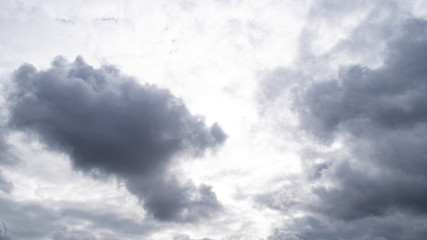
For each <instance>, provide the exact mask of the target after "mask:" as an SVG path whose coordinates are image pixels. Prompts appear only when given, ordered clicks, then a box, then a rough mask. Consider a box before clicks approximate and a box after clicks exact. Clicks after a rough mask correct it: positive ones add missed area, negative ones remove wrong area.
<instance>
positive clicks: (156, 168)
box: [8, 57, 226, 221]
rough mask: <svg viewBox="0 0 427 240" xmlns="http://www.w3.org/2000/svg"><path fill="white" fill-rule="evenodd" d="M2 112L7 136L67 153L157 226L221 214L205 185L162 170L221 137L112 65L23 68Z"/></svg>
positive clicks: (58, 63) (59, 61)
mask: <svg viewBox="0 0 427 240" xmlns="http://www.w3.org/2000/svg"><path fill="white" fill-rule="evenodd" d="M8 108H9V111H10V118H9V122H8V125H9V127H10V128H11V129H14V130H20V131H24V132H26V133H28V134H30V135H33V136H36V137H37V139H38V140H39V141H41V142H43V143H44V144H45V145H46V146H47V147H48V148H50V149H52V150H55V151H61V152H64V153H67V154H68V155H69V156H70V158H71V160H72V164H73V166H74V168H75V169H77V170H79V171H83V172H86V173H91V174H106V175H113V176H117V177H119V178H120V179H121V180H123V181H124V182H125V183H126V185H127V186H128V189H129V190H130V191H131V192H132V193H134V194H136V195H137V196H138V197H139V198H140V200H141V201H142V202H143V205H144V207H145V208H146V210H147V211H148V212H150V213H151V214H152V215H153V216H154V217H155V218H157V219H160V220H165V221H193V220H196V219H198V218H199V217H201V215H200V214H202V213H203V215H204V216H209V215H210V213H211V212H215V211H216V210H218V209H219V208H220V204H219V202H218V201H217V199H216V196H215V194H214V193H213V192H212V191H211V188H210V187H209V186H199V187H197V186H195V185H194V184H193V183H191V182H190V181H184V180H182V179H180V178H178V177H177V176H175V175H174V174H172V173H170V171H169V167H170V165H171V163H172V161H173V157H174V156H176V155H177V154H190V156H198V155H201V154H203V152H204V151H205V150H206V149H213V148H216V147H217V146H220V145H221V144H222V143H223V142H224V141H225V139H226V134H225V133H224V132H223V130H222V129H221V128H220V126H219V125H218V124H216V123H215V124H213V125H212V126H210V127H209V126H206V124H205V123H204V120H203V118H202V117H200V116H194V115H192V114H191V113H190V112H189V111H188V109H187V108H186V106H185V105H184V103H183V102H182V100H180V99H179V98H177V97H175V96H173V95H172V94H171V93H170V92H169V91H168V90H165V89H160V88H158V87H156V86H154V85H148V84H145V85H142V84H139V83H138V82H136V80H134V79H132V78H131V77H127V76H124V75H122V74H121V73H120V72H119V70H118V69H116V68H115V67H113V66H101V67H100V68H93V67H92V66H90V65H88V64H86V63H85V62H84V61H83V59H82V58H81V57H78V58H77V59H76V60H75V61H74V62H72V63H68V62H67V61H65V60H64V59H63V58H61V57H57V58H56V59H55V60H54V61H53V62H52V67H51V68H49V69H47V70H41V71H39V70H37V69H36V68H35V67H34V66H32V65H30V64H25V65H23V66H21V67H20V68H19V69H18V70H16V71H15V73H14V75H13V81H12V86H11V91H10V93H9V96H8Z"/></svg>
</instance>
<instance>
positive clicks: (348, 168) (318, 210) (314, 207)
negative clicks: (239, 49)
mask: <svg viewBox="0 0 427 240" xmlns="http://www.w3.org/2000/svg"><path fill="white" fill-rule="evenodd" d="M426 39H427V22H426V21H425V20H421V19H409V20H407V21H405V22H403V23H401V24H399V25H398V27H396V28H395V33H393V34H392V36H391V37H390V38H388V40H387V41H386V45H385V50H384V55H383V64H382V65H381V66H379V67H377V68H372V67H368V66H363V65H362V64H355V65H350V66H343V67H341V69H340V71H339V74H338V77H337V78H336V79H331V80H322V81H312V82H311V83H307V82H306V83H307V84H300V85H296V84H294V85H293V86H292V89H291V91H290V92H291V95H292V96H293V106H292V108H293V109H294V112H295V113H296V115H297V116H298V119H299V123H300V127H301V128H302V129H303V130H304V131H305V132H306V133H307V134H308V135H310V136H311V137H313V138H314V140H315V141H317V143H321V144H326V145H327V146H330V145H331V144H333V143H340V144H341V145H342V147H339V148H338V150H336V149H335V150H331V151H329V152H327V153H319V154H302V155H301V156H302V158H304V159H303V161H306V162H309V163H305V165H304V166H305V167H306V169H305V173H306V174H307V176H306V177H307V182H306V184H308V185H310V186H311V187H310V189H311V190H310V194H311V195H310V196H308V195H306V197H307V198H308V199H310V200H308V201H304V199H302V198H292V200H296V201H299V202H298V204H297V207H295V208H296V209H295V211H302V212H304V213H305V214H304V216H303V217H296V218H295V219H294V221H293V222H292V223H289V224H288V227H289V226H292V227H289V229H292V228H294V229H293V230H292V234H295V237H297V238H300V239H423V236H424V234H425V229H427V225H426V222H427V219H426V217H425V216H426V215H425V214H426V213H427V205H426V202H427V194H426V193H427V184H426V183H427V178H426V175H425V172H426V171H427V163H426V159H425V156H426V155H427V151H426V148H425V146H426V144H427V137H426V136H427V104H426V103H427V98H426V92H427V81H426V79H427V67H426V65H425V62H426V61H427V57H426V56H427V40H426ZM284 76H288V75H284ZM275 81H276V82H278V83H279V84H283V86H288V84H287V82H289V80H283V81H277V80H274V81H273V83H274V82H275ZM275 86H277V84H275ZM264 87H266V88H267V89H268V88H269V86H268V85H264ZM274 91H275V92H277V91H278V90H274ZM264 92H265V91H264ZM288 96H289V95H288ZM275 98H277V96H273V98H272V99H273V100H272V101H275ZM310 155H311V156H310ZM319 159H320V160H319ZM315 160H316V161H317V162H315ZM310 161H312V163H310ZM301 194H302V193H301ZM297 195H298V194H297ZM287 201H290V200H289V199H288V200H287ZM266 204H267V205H268V204H270V203H269V202H266ZM290 207H292V206H290ZM288 211H289V210H288ZM361 229H363V231H364V232H360V230H361ZM282 235H283V234H282ZM282 235H281V234H280V233H275V235H273V236H272V239H288V236H287V235H286V234H285V235H286V236H285V235H283V237H282Z"/></svg>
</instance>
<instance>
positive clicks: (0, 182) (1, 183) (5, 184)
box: [0, 170, 13, 193]
mask: <svg viewBox="0 0 427 240" xmlns="http://www.w3.org/2000/svg"><path fill="white" fill-rule="evenodd" d="M0 190H1V191H3V192H5V193H10V192H11V191H12V190H13V183H12V182H10V181H8V180H7V179H6V178H5V177H4V176H3V173H2V171H1V170H0Z"/></svg>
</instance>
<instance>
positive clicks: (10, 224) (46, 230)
mask: <svg viewBox="0 0 427 240" xmlns="http://www.w3.org/2000/svg"><path fill="white" fill-rule="evenodd" d="M0 203H1V205H0V216H1V220H2V221H1V225H0V239H55V240H56V239H134V238H135V237H141V236H145V235H148V234H150V233H151V232H152V231H153V230H155V229H157V227H156V226H154V225H153V224H152V223H148V222H144V223H139V222H137V221H136V220H134V219H130V218H126V217H123V216H120V215H119V214H118V213H116V212H114V211H113V210H114V209H112V211H108V210H103V211H99V210H94V209H90V208H88V207H85V206H82V205H81V204H79V203H73V202H68V203H66V202H63V203H61V205H60V206H59V207H58V208H57V209H52V208H50V207H46V206H43V205H42V204H38V203H32V202H18V201H12V200H7V199H0ZM82 223H85V224H84V227H82V226H83V225H82ZM2 237H3V238H2Z"/></svg>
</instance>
